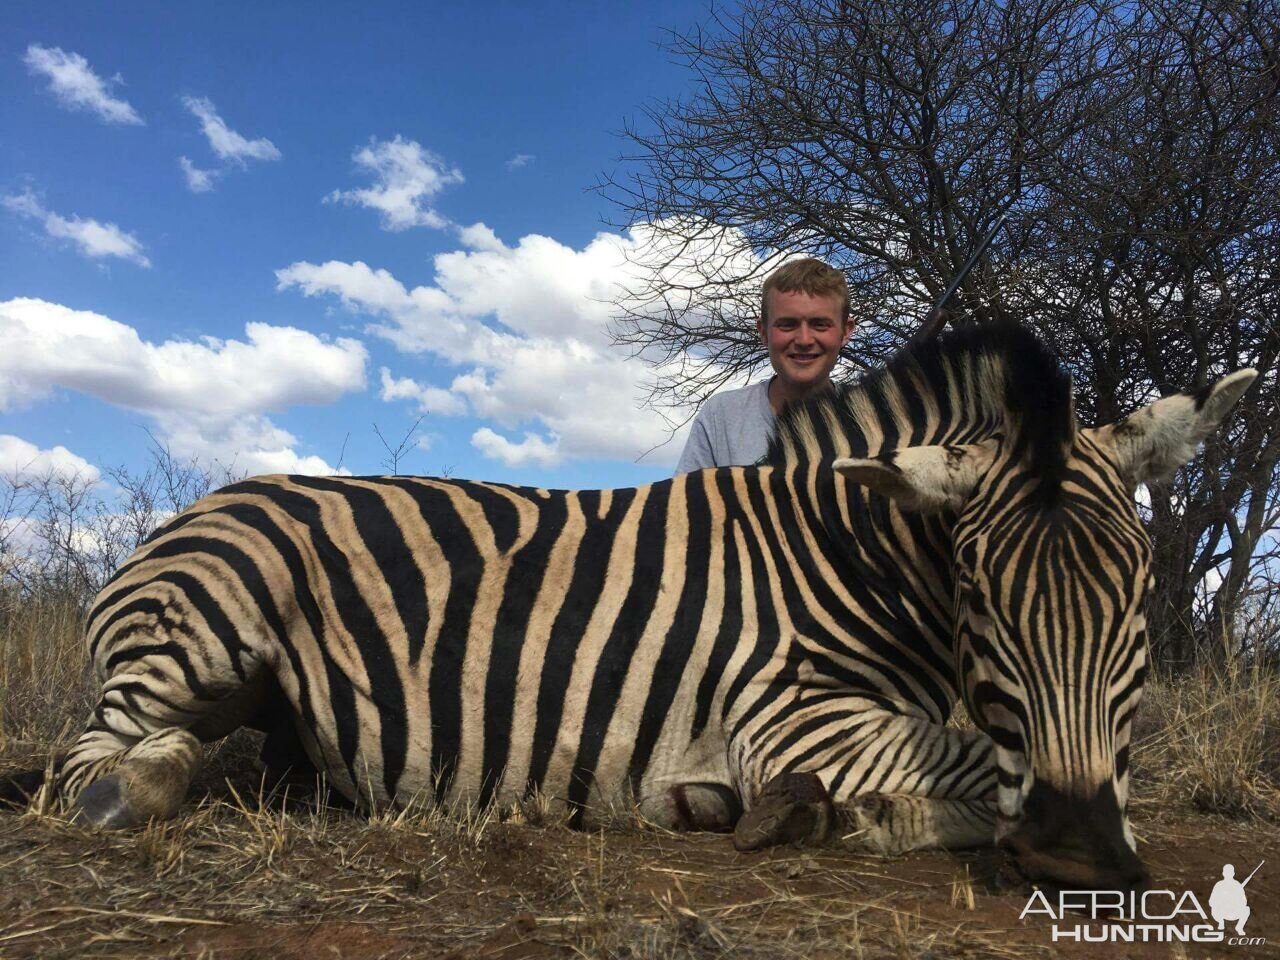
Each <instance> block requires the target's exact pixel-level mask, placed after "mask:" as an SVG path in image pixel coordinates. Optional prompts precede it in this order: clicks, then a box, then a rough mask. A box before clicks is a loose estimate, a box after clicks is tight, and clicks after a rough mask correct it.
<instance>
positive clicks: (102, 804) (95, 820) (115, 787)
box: [71, 774, 143, 830]
mask: <svg viewBox="0 0 1280 960" xmlns="http://www.w3.org/2000/svg"><path fill="white" fill-rule="evenodd" d="M142 820H143V818H142V817H139V816H137V814H135V813H134V811H133V810H132V809H131V808H130V806H129V795H128V791H127V790H126V789H125V785H124V783H123V782H121V780H120V778H119V777H117V776H116V775H115V774H111V775H109V776H106V777H103V778H102V779H101V780H95V781H94V782H93V783H91V784H89V785H88V786H87V787H85V788H84V789H83V790H81V791H80V796H78V797H76V804H75V809H74V811H73V812H72V814H71V821H72V822H73V823H78V824H81V825H83V826H88V827H97V828H99V829H103V830H125V829H127V828H129V827H136V826H137V825H138V824H139V823H141V822H142Z"/></svg>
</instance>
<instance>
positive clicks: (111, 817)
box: [57, 654, 255, 828]
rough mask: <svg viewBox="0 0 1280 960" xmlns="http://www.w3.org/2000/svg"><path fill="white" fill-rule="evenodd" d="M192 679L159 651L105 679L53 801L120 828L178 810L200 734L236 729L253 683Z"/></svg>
mask: <svg viewBox="0 0 1280 960" xmlns="http://www.w3.org/2000/svg"><path fill="white" fill-rule="evenodd" d="M184 665H185V666H186V668H187V670H192V667H191V665H190V663H185V664H184ZM193 677H194V671H193V670H192V675H191V676H189V675H188V674H187V673H184V671H183V669H182V668H181V667H180V666H179V664H178V663H177V662H175V659H174V658H173V657H170V656H167V655H163V654H144V655H143V656H141V657H139V658H137V659H134V660H131V661H128V669H127V671H126V672H119V673H116V674H114V675H112V676H109V677H107V679H106V680H105V681H104V683H103V685H102V697H101V699H100V700H99V701H98V705H97V707H96V708H95V710H94V712H93V716H92V718H91V719H90V722H89V728H88V730H86V731H85V733H84V734H82V735H81V736H80V738H79V739H78V740H77V741H76V743H75V745H74V746H72V748H71V750H70V751H69V752H68V754H67V758H66V761H65V762H64V764H63V767H62V772H61V775H60V776H59V778H58V782H57V797H58V800H59V802H60V803H61V805H62V806H64V807H69V808H70V809H71V811H72V814H73V816H74V818H75V819H76V820H77V821H79V822H83V823H87V824H90V825H93V826H99V827H106V828H125V827H131V826H135V825H137V824H140V823H143V822H145V821H146V820H148V819H151V818H153V817H155V818H159V819H166V818H169V817H172V816H173V815H174V814H176V813H177V811H178V807H179V806H180V805H181V804H182V800H183V797H185V796H186V793H187V789H188V788H189V787H190V786H191V782H192V780H193V779H195V776H196V773H197V771H198V770H199V768H200V760H201V753H202V751H201V746H200V742H201V739H202V738H203V739H205V740H210V739H216V738H218V737H221V736H225V735H226V734H227V733H228V732H230V730H232V729H234V728H235V727H236V726H238V725H239V723H240V721H241V720H242V719H244V718H245V717H246V715H247V714H248V713H249V711H250V710H251V708H252V704H251V698H249V697H248V696H247V695H246V692H247V691H248V690H250V689H252V688H253V687H254V686H255V684H253V683H250V684H249V685H247V686H246V685H245V684H244V683H243V682H242V681H239V680H238V679H236V678H234V677H233V678H232V679H231V680H230V681H227V682H219V678H216V677H211V676H205V677H203V678H202V679H201V680H198V681H196V680H194V679H193ZM195 685H198V690H199V692H197V690H196V689H193V686H195ZM197 734H199V736H197Z"/></svg>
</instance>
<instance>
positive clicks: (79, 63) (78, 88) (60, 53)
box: [22, 43, 143, 125]
mask: <svg viewBox="0 0 1280 960" xmlns="http://www.w3.org/2000/svg"><path fill="white" fill-rule="evenodd" d="M22 61H23V63H25V64H26V65H27V69H28V70H30V71H31V73H32V74H35V75H37V76H43V77H47V78H48V80H49V89H50V90H51V91H52V92H53V95H54V96H55V97H57V98H58V102H59V103H61V104H62V105H63V106H64V107H67V108H68V109H70V110H88V111H90V112H92V113H96V114H97V115H98V119H100V120H102V121H103V122H104V123H124V124H135V125H136V124H141V123H143V119H142V117H140V116H138V112H137V111H136V110H134V109H133V107H131V106H130V105H129V104H128V102H127V101H124V100H117V99H116V98H115V97H113V96H111V92H110V85H111V84H113V83H116V82H119V79H118V78H116V79H114V80H110V81H106V80H103V79H102V78H101V77H99V76H98V75H97V74H96V73H94V72H93V70H92V69H91V68H90V66H89V61H88V60H86V59H85V58H84V57H82V56H80V54H78V53H67V52H65V51H64V50H62V49H60V48H58V47H42V46H40V44H38V43H33V44H31V45H30V46H29V47H27V52H26V55H25V56H24V57H23V58H22Z"/></svg>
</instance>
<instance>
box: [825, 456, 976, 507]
mask: <svg viewBox="0 0 1280 960" xmlns="http://www.w3.org/2000/svg"><path fill="white" fill-rule="evenodd" d="M997 449H998V443H997V441H996V440H984V441H983V442H982V443H971V444H967V445H963V446H939V447H903V448H902V449H901V450H892V451H889V452H888V453H883V454H881V455H880V456H878V457H873V458H870V459H850V458H842V459H840V460H837V461H835V463H833V464H832V465H831V467H832V469H833V470H835V472H836V473H838V474H840V475H841V476H842V477H844V478H845V479H846V480H851V481H853V482H854V483H858V484H861V485H862V486H864V487H866V488H867V489H868V490H870V491H872V492H873V493H878V494H880V495H881V496H884V497H888V498H890V499H891V500H894V501H896V502H897V504H898V506H900V507H902V509H904V510H919V511H922V512H924V513H935V512H937V511H939V510H945V509H948V508H950V509H952V510H959V509H960V508H961V507H963V506H964V504H965V502H966V501H967V500H968V499H969V495H970V494H972V493H973V488H974V487H976V486H977V485H978V481H979V480H980V479H982V475H983V474H984V473H986V472H987V469H988V468H989V467H990V466H991V464H992V462H993V461H994V460H995V456H996V450H997Z"/></svg>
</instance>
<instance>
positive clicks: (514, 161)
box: [504, 153, 538, 170]
mask: <svg viewBox="0 0 1280 960" xmlns="http://www.w3.org/2000/svg"><path fill="white" fill-rule="evenodd" d="M537 159H538V158H537V157H535V156H534V155H533V154H532V153H517V154H516V155H515V156H514V157H512V158H511V159H510V160H508V161H507V162H506V164H504V166H506V168H507V170H519V169H520V168H521V167H527V166H528V165H529V164H531V163H533V161H535V160H537Z"/></svg>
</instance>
